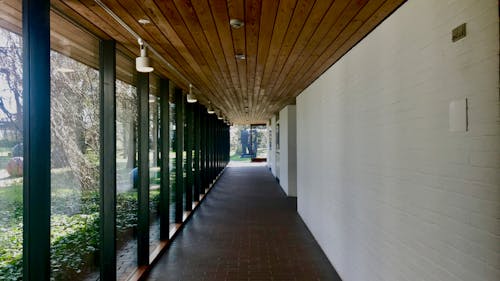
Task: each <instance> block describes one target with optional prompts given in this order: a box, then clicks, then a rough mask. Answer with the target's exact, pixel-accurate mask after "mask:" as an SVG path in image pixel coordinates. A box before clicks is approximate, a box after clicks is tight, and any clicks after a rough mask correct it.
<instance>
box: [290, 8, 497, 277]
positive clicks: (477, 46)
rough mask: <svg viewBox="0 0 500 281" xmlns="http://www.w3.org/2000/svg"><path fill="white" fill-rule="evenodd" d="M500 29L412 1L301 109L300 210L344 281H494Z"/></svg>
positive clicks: (474, 15) (461, 11)
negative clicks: (463, 111)
mask: <svg viewBox="0 0 500 281" xmlns="http://www.w3.org/2000/svg"><path fill="white" fill-rule="evenodd" d="M498 20H499V16H498V1H496V0H478V1H472V0H454V1H441V0H439V1H438V0H409V1H408V2H407V3H406V4H404V5H403V6H402V7H401V8H400V9H398V10H397V11H396V12H395V13H394V14H393V15H391V16H390V17H389V18H388V19H386V20H385V21H384V22H383V23H382V24H381V25H380V26H379V27H377V28H376V29H375V30H374V31H373V32H371V33H370V34H369V35H368V36H367V37H366V38H365V39H364V40H363V41H362V42H360V43H359V44H358V45H357V46H355V47H354V48H353V49H352V50H351V51H350V52H349V53H348V54H347V55H345V56H344V57H343V58H342V59H341V60H340V61H339V62H337V63H336V64H335V65H334V66H333V67H332V68H330V69H329V70H328V71H326V72H325V73H324V74H323V75H322V76H321V77H320V78H319V79H318V80H316V81H315V82H314V83H313V84H312V85H311V86H310V87H309V88H307V89H306V90H305V91H304V92H303V93H302V94H301V95H300V96H299V97H298V98H297V120H298V123H297V130H298V179H297V180H298V190H297V191H298V211H299V213H300V215H301V216H302V218H303V219H304V221H305V222H306V224H307V226H308V227H309V229H310V230H311V232H312V233H313V235H314V236H315V237H316V239H317V241H318V242H319V244H320V245H321V247H322V248H323V250H324V251H325V253H326V254H327V256H328V258H329V259H330V261H331V262H332V264H333V265H334V266H335V268H336V269H337V271H338V272H339V274H340V276H341V277H342V278H343V280H345V281H352V280H359V281H365V280H371V281H375V280H384V281H390V280H395V281H396V280H397V281H401V280H441V281H442V280H463V281H469V280H475V281H478V280H490V281H494V280H500V220H499V218H500V120H499V119H500V117H499V116H500V112H499V107H500V103H499V70H498V67H499V58H498V54H499V30H498V27H499V22H498ZM464 22H466V23H467V37H465V38H463V39H461V40H459V41H457V42H455V43H453V42H452V41H451V37H452V35H451V31H452V29H453V28H455V27H456V26H458V25H460V24H462V23H464ZM465 97H467V98H468V103H469V105H468V106H469V112H468V114H469V116H468V121H469V129H468V131H457V132H450V130H449V115H450V114H449V105H450V102H452V101H454V100H460V99H463V98H465ZM459 123H460V122H459Z"/></svg>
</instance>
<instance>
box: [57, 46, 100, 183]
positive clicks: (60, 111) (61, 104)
mask: <svg viewBox="0 0 500 281" xmlns="http://www.w3.org/2000/svg"><path fill="white" fill-rule="evenodd" d="M51 88H52V90H51V100H50V101H51V106H50V107H51V118H50V119H51V134H52V166H53V167H60V166H65V165H68V166H69V167H70V168H71V170H72V171H73V174H74V175H75V176H76V178H77V179H78V181H79V182H80V185H81V188H82V189H84V190H92V189H96V188H97V187H98V175H99V166H98V159H99V157H98V155H99V73H98V71H97V70H95V69H92V68H90V67H88V66H86V65H84V64H81V63H79V62H77V61H75V60H73V59H71V58H68V57H66V56H64V55H61V54H59V53H56V52H52V53H51Z"/></svg>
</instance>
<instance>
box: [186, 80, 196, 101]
mask: <svg viewBox="0 0 500 281" xmlns="http://www.w3.org/2000/svg"><path fill="white" fill-rule="evenodd" d="M186 98H187V102H188V103H195V102H197V101H198V99H197V98H196V95H195V94H194V93H193V85H192V84H189V93H188V94H187V96H186Z"/></svg>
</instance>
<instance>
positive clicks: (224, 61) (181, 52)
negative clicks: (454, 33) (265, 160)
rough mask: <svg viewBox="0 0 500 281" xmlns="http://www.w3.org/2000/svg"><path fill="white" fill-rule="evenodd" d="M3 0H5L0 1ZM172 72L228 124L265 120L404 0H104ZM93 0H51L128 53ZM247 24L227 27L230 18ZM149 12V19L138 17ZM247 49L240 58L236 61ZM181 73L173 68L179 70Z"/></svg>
mask: <svg viewBox="0 0 500 281" xmlns="http://www.w3.org/2000/svg"><path fill="white" fill-rule="evenodd" d="M2 1H8V0H2ZM101 1H102V2H101V3H102V4H104V5H105V6H106V7H108V8H109V9H110V10H111V11H112V12H113V13H114V14H116V15H117V16H118V17H119V18H120V19H121V20H122V21H123V22H125V23H126V25H128V26H129V27H130V28H131V29H132V30H133V31H134V32H135V33H137V34H138V35H139V36H140V37H141V38H143V40H144V41H146V42H147V44H149V45H150V46H151V47H152V48H153V49H154V50H155V51H156V52H157V53H158V54H159V55H160V56H162V57H163V59H164V60H166V61H167V62H168V63H170V64H171V66H173V68H175V69H176V71H174V70H172V68H170V67H168V66H166V65H165V63H164V61H163V60H162V59H159V58H157V57H155V56H153V55H152V54H151V52H150V54H149V56H150V57H152V58H153V59H154V60H155V65H154V66H155V72H156V73H158V74H159V75H161V76H164V77H166V78H169V79H171V80H172V81H174V83H176V84H177V85H179V86H180V87H182V88H184V89H187V88H188V83H192V84H193V85H194V87H195V88H196V90H197V92H198V96H199V99H200V100H201V102H202V103H203V104H205V105H206V104H207V103H208V101H210V102H211V103H212V104H213V105H215V106H216V107H218V108H219V109H220V110H221V111H222V112H223V114H224V115H226V116H227V117H228V118H229V119H230V120H231V121H232V122H234V123H245V124H248V123H262V122H266V121H267V120H268V119H269V118H270V117H271V116H272V115H273V114H274V113H276V112H277V111H279V110H280V109H281V108H283V107H284V106H285V105H287V104H291V103H294V101H295V97H296V96H297V95H298V94H300V93H301V92H302V91H303V90H304V89H305V88H306V87H307V86H308V85H310V84H311V83H312V82H313V81H314V80H316V79H317V78H318V77H319V76H320V75H321V74H322V73H323V72H324V71H325V70H327V69H328V68H329V67H330V66H331V65H333V64H334V63H335V62H336V61H337V60H338V59H340V58H341V57H342V56H343V55H344V54H345V53H347V52H348V51H349V50H350V49H351V48H352V47H353V46H354V45H356V43H358V42H359V41H360V40H361V39H362V38H363V37H365V36H366V35H367V34H368V33H369V32H370V31H371V30H373V29H374V28H375V27H376V26H377V25H378V24H379V23H380V22H381V21H383V20H384V19H385V18H386V17H387V16H388V15H389V14H391V13H392V12H393V11H394V10H396V9H397V8H398V7H399V6H400V5H401V4H402V3H403V2H405V0H191V1H189V0H163V1H162V0H101ZM97 2H98V1H93V0H83V1H74V0H52V6H53V9H54V10H56V11H57V12H58V13H59V14H62V15H64V16H65V17H68V18H69V19H71V20H72V21H75V22H77V23H78V24H80V25H82V26H83V27H85V28H86V29H88V30H89V31H90V32H92V33H93V34H95V35H96V36H98V37H100V38H105V39H106V38H112V39H115V40H117V42H118V43H120V44H121V45H122V46H123V48H122V49H123V50H122V51H123V52H124V53H127V54H129V55H130V56H135V55H136V53H138V45H137V39H136V38H135V37H134V36H133V35H131V34H130V33H129V32H128V31H127V30H126V29H125V28H124V27H122V26H120V24H118V23H117V21H116V20H115V19H114V18H113V17H112V16H111V15H110V14H109V13H108V12H107V11H106V10H105V9H104V8H103V7H102V5H99V3H97ZM233 18H236V19H241V20H243V21H244V26H243V27H242V28H240V29H233V28H231V27H230V25H229V21H230V19H233ZM140 19H148V20H149V21H150V23H149V24H145V25H142V24H140V23H139V22H138V21H139V20H140ZM240 53H241V54H244V55H245V56H246V59H245V60H238V59H236V58H235V55H236V54H240ZM177 71H178V72H177Z"/></svg>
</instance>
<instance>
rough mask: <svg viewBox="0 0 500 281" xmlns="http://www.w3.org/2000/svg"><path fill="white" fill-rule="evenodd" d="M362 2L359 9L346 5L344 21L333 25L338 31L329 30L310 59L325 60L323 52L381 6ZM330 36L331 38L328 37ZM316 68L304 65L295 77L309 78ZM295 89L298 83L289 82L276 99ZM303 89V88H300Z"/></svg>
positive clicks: (344, 39)
mask: <svg viewBox="0 0 500 281" xmlns="http://www.w3.org/2000/svg"><path fill="white" fill-rule="evenodd" d="M351 4H352V3H351ZM358 4H361V3H358ZM363 4H364V5H363V6H361V5H359V6H356V8H359V9H356V8H354V7H352V6H351V7H347V9H346V10H347V11H349V15H345V16H344V17H343V18H344V19H345V20H344V21H337V22H336V23H335V25H334V26H333V29H334V30H337V31H338V32H329V33H328V35H329V36H326V37H325V40H324V41H323V42H322V43H323V44H320V45H319V46H318V48H316V50H314V51H313V54H312V56H311V58H310V59H312V60H314V61H317V62H318V64H320V65H321V62H322V61H324V60H325V58H324V57H323V54H325V53H328V51H329V50H332V49H333V50H336V49H338V48H339V47H340V46H341V45H342V44H343V43H344V42H345V41H346V40H347V39H348V38H349V37H351V36H352V35H353V34H354V33H355V32H356V30H357V29H358V28H359V26H361V25H362V24H363V23H364V22H365V21H366V20H367V18H369V17H370V16H371V15H372V14H373V13H374V11H376V10H377V9H378V8H379V7H380V6H381V3H380V1H368V0H365V1H364V3H363ZM330 36H331V39H330V38H329V37H330ZM316 69H317V65H316V64H313V65H309V66H308V67H304V68H302V69H300V71H299V72H298V73H297V77H306V78H309V77H310V75H309V74H310V73H311V72H313V73H314V72H315V70H316ZM296 89H300V85H297V83H291V84H289V85H288V87H285V88H283V90H282V92H278V93H277V95H276V99H277V100H278V101H280V98H281V99H283V98H282V97H283V96H285V97H284V99H286V98H287V97H286V95H287V93H289V92H291V91H296ZM303 89H304V88H302V89H300V90H303ZM283 92H284V93H283Z"/></svg>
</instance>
